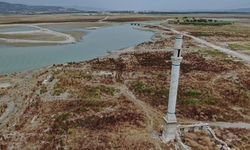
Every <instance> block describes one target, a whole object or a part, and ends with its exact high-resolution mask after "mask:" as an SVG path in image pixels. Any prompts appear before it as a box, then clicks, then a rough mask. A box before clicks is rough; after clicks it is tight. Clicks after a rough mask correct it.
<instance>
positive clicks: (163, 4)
mask: <svg viewBox="0 0 250 150" xmlns="http://www.w3.org/2000/svg"><path fill="white" fill-rule="evenodd" d="M0 1H4V2H8V3H19V4H28V5H53V6H74V5H75V6H86V7H97V8H104V9H109V10H191V9H196V10H198V9H199V10H201V9H213V10H214V9H216V10H218V9H232V8H250V0H0Z"/></svg>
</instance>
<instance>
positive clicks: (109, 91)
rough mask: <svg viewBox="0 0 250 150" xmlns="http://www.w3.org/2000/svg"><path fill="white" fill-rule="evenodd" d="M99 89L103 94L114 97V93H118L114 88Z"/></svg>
mask: <svg viewBox="0 0 250 150" xmlns="http://www.w3.org/2000/svg"><path fill="white" fill-rule="evenodd" d="M99 89H100V91H101V92H105V93H109V94H110V95H112V96H114V92H115V91H116V89H115V88H113V87H105V86H100V87H99Z"/></svg>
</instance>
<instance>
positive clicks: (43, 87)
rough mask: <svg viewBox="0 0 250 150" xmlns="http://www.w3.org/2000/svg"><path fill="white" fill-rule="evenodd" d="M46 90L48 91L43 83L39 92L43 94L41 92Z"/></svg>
mask: <svg viewBox="0 0 250 150" xmlns="http://www.w3.org/2000/svg"><path fill="white" fill-rule="evenodd" d="M46 92H48V90H47V86H45V85H43V86H42V87H41V90H40V94H43V93H46Z"/></svg>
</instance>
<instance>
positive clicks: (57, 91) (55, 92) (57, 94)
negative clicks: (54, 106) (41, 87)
mask: <svg viewBox="0 0 250 150" xmlns="http://www.w3.org/2000/svg"><path fill="white" fill-rule="evenodd" d="M65 91H66V90H65V89H56V90H54V93H53V95H56V96H59V95H60V94H61V93H64V92H65Z"/></svg>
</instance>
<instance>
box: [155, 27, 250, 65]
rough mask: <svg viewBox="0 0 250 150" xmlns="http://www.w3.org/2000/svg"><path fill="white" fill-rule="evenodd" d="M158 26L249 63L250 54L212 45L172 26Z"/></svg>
mask: <svg viewBox="0 0 250 150" xmlns="http://www.w3.org/2000/svg"><path fill="white" fill-rule="evenodd" d="M159 27H161V28H164V29H168V30H171V31H172V32H174V33H177V34H182V35H185V36H188V37H191V38H192V39H194V40H196V41H197V42H199V43H202V44H204V45H206V46H209V47H212V48H214V49H217V50H220V51H222V52H225V53H228V54H231V55H233V56H235V57H238V58H241V59H242V60H244V61H245V62H247V63H250V56H248V55H245V54H241V53H238V52H236V51H232V50H230V49H227V48H223V47H220V46H217V45H214V44H213V43H210V42H207V41H205V40H203V39H201V38H197V37H195V36H192V35H188V34H185V33H182V32H180V31H177V30H175V29H172V28H167V27H165V26H162V25H159Z"/></svg>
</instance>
